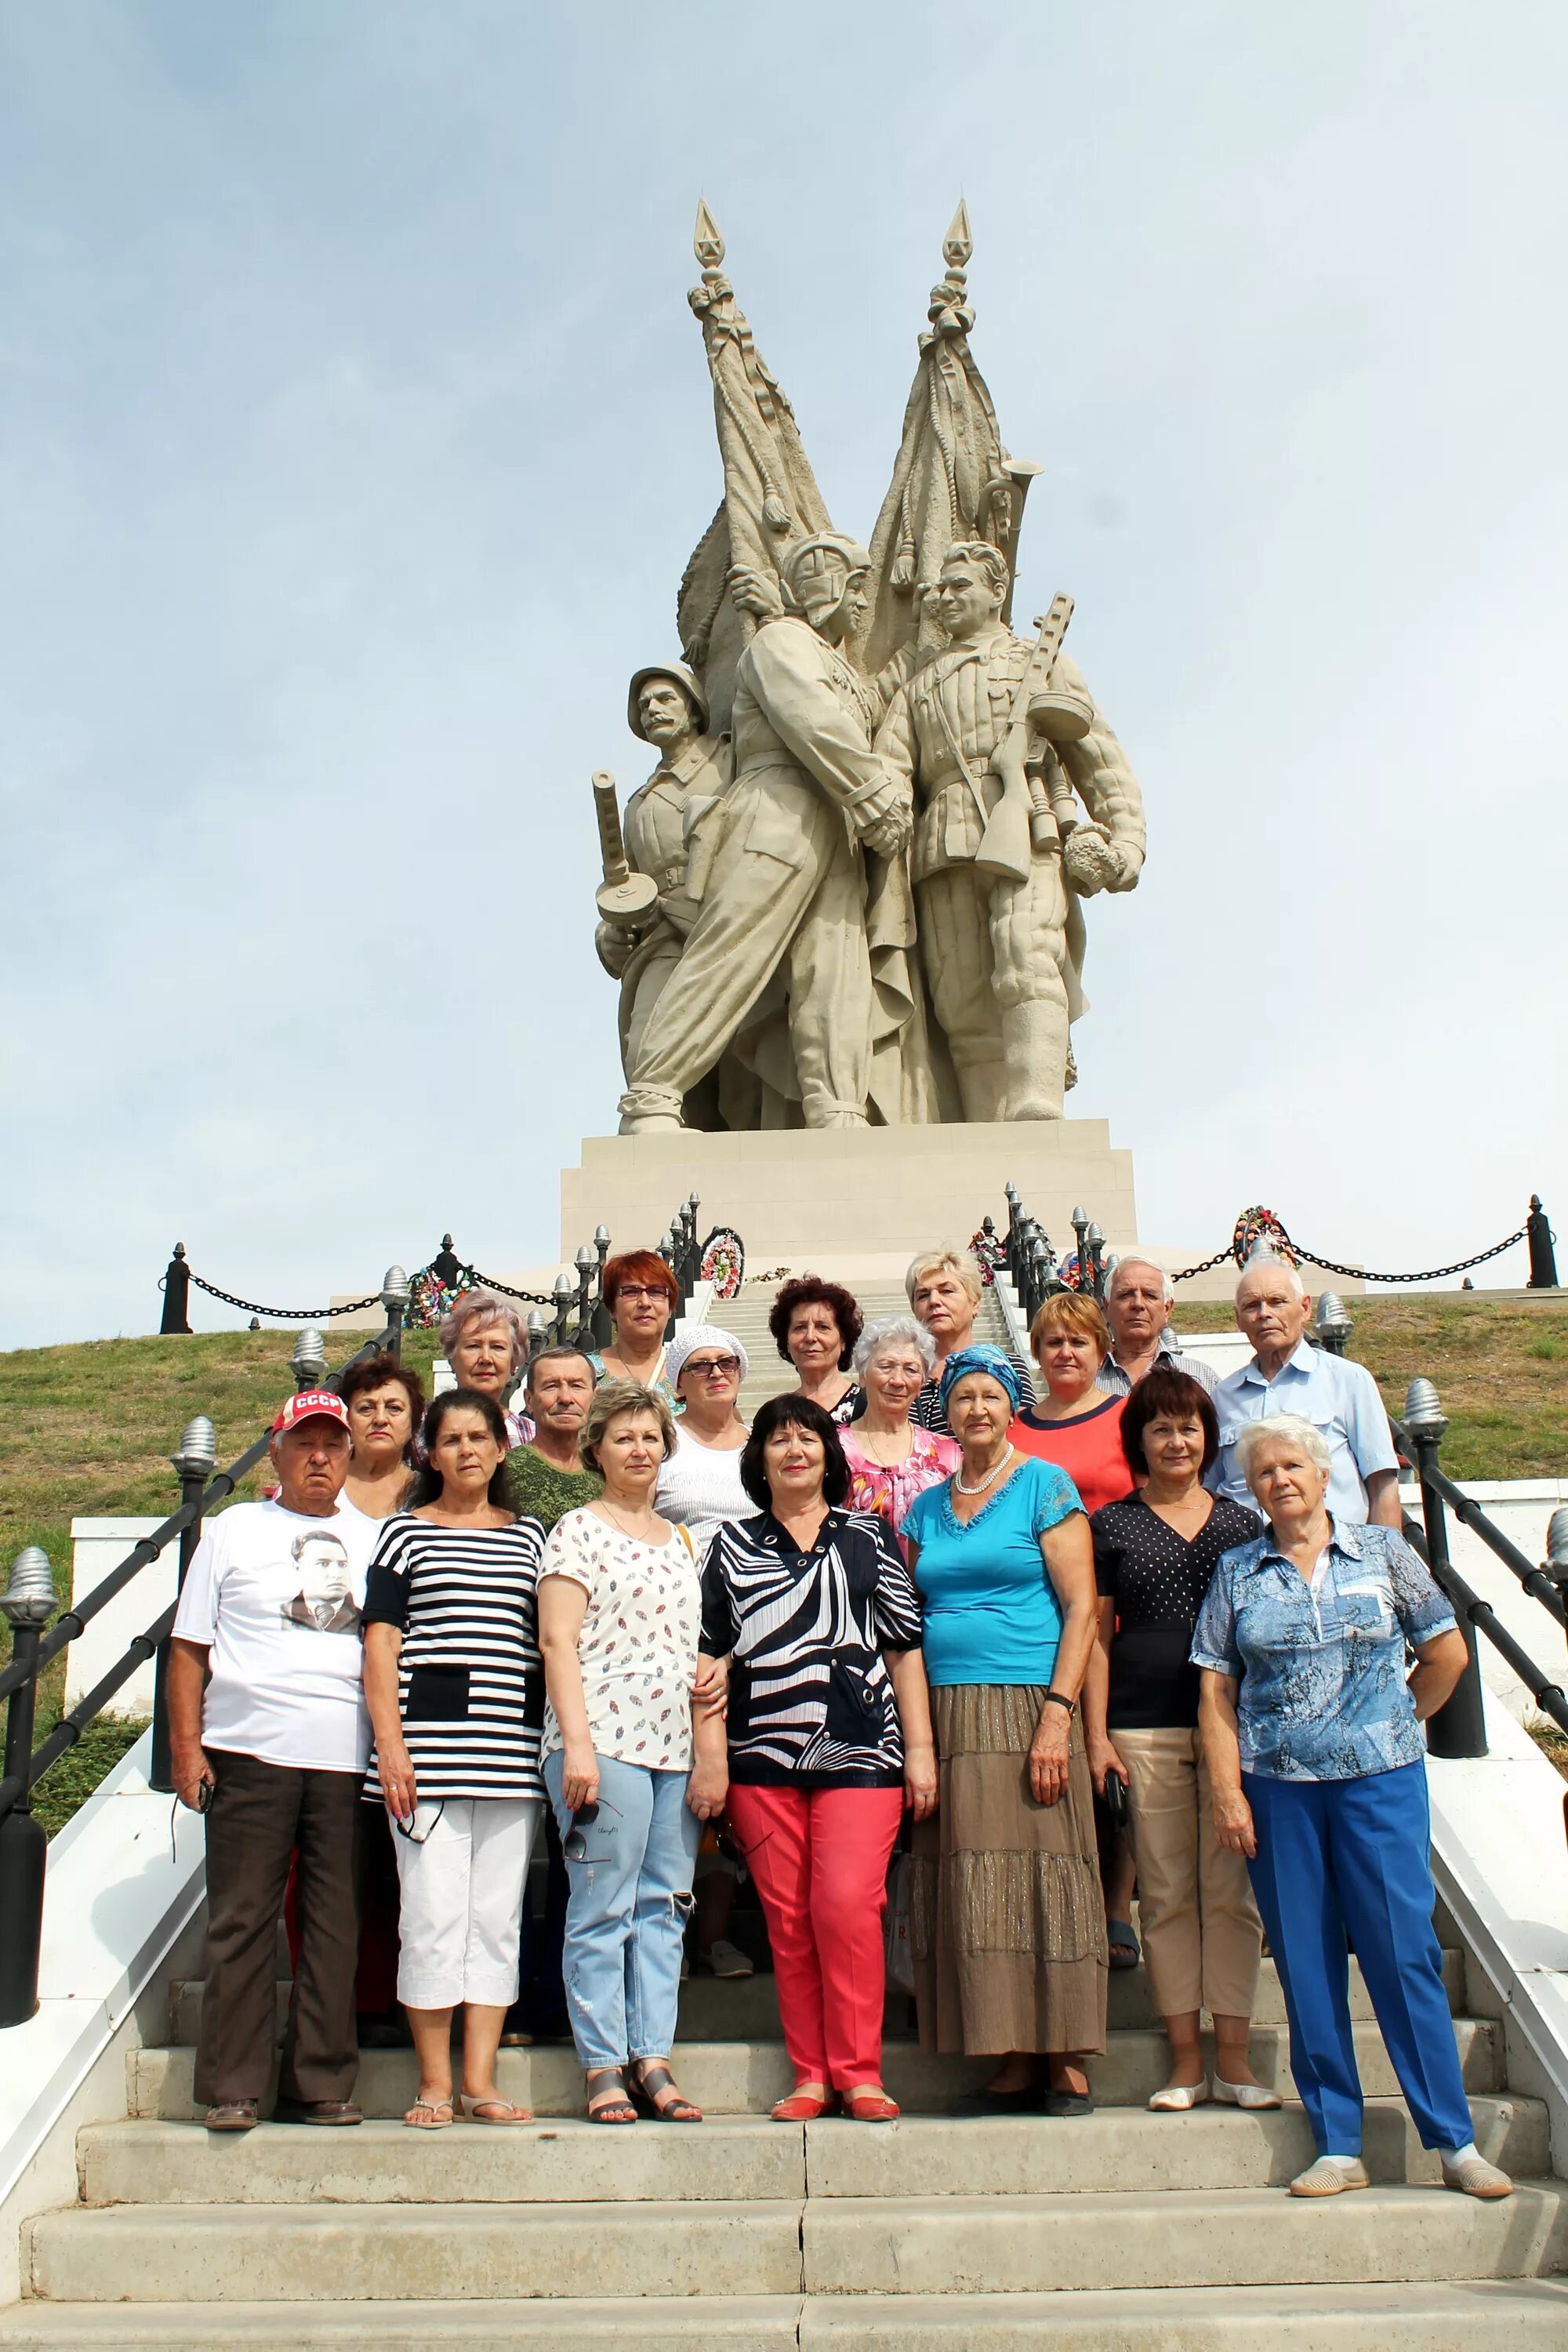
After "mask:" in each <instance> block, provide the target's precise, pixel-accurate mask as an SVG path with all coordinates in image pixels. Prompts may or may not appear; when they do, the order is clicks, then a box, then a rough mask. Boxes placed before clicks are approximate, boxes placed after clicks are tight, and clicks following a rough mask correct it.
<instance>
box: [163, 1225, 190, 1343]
mask: <svg viewBox="0 0 1568 2352" xmlns="http://www.w3.org/2000/svg"><path fill="white" fill-rule="evenodd" d="M190 1302H191V1269H190V1267H189V1266H188V1265H186V1264H185V1244H184V1242H176V1243H175V1244H174V1256H173V1257H172V1258H171V1259H170V1260H169V1263H168V1265H167V1267H166V1269H165V1271H164V1275H163V1321H162V1322H161V1323H160V1324H159V1326H158V1336H159V1338H160V1339H166V1338H167V1337H168V1336H169V1334H170V1333H171V1332H175V1333H178V1334H179V1335H180V1336H181V1337H182V1338H183V1339H189V1338H190V1336H191V1318H190Z"/></svg>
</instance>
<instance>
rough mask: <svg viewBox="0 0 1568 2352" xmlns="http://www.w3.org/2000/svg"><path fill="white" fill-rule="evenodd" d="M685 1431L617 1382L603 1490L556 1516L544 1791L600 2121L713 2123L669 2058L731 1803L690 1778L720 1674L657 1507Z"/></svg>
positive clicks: (675, 1532)
mask: <svg viewBox="0 0 1568 2352" xmlns="http://www.w3.org/2000/svg"><path fill="white" fill-rule="evenodd" d="M674 1438H675V1424H674V1423H673V1421H672V1420H671V1418H670V1412H669V1407H668V1405H667V1404H666V1403H665V1402H664V1399H663V1398H662V1397H661V1396H659V1395H658V1394H657V1393H656V1392H655V1391H652V1390H651V1389H645V1388H640V1387H638V1386H637V1383H636V1382H635V1381H605V1382H604V1383H603V1385H602V1386H601V1387H600V1388H599V1389H598V1391H596V1392H595V1398H594V1402H593V1403H592V1405H591V1406H590V1407H589V1410H588V1417H587V1419H586V1421H585V1422H584V1424H583V1433H582V1436H581V1437H580V1439H579V1440H578V1453H579V1454H580V1456H581V1459H582V1463H583V1466H584V1469H585V1470H588V1469H592V1470H596V1471H597V1472H598V1473H599V1475H600V1476H601V1477H602V1478H603V1479H604V1482H605V1491H604V1494H603V1496H601V1497H600V1499H599V1500H598V1501H597V1502H595V1503H590V1504H588V1505H587V1506H586V1507H585V1508H584V1509H583V1510H580V1511H568V1512H567V1514H566V1516H565V1517H564V1518H562V1519H560V1520H558V1521H557V1522H556V1525H555V1527H554V1528H553V1529H552V1532H551V1536H550V1539H549V1541H548V1543H547V1544H546V1546H545V1549H544V1557H543V1559H542V1562H541V1565H540V1570H539V1644H540V1648H541V1650H542V1652H543V1654H544V1681H545V1689H546V1693H547V1695H548V1699H549V1704H548V1706H547V1707H546V1709H545V1717H544V1739H543V1752H544V1785H545V1787H546V1789H547V1790H548V1791H549V1794H550V1801H551V1802H552V1805H553V1806H554V1808H555V1814H556V1819H557V1821H558V1822H559V1824H560V1829H561V1840H562V1846H563V1852H564V1853H565V1857H566V1871H567V1878H568V1882H569V1886H570V1893H569V1897H568V1903H567V1911H566V1948H565V1954H564V1973H565V1979H566V1999H567V2004H568V2007H569V2009H570V2011H571V2017H572V2033H573V2039H574V2042H575V2043H576V2046H577V2055H578V2057H579V2058H580V2059H581V2061H582V2063H583V2066H584V2071H585V2073H586V2075H587V2081H588V2116H589V2120H590V2121H591V2122H593V2123H600V2124H631V2123H635V2122H636V2121H637V2107H636V2105H634V2101H636V2102H640V2104H642V2105H644V2106H646V2107H647V2108H648V2109H649V2110H650V2111H651V2112H652V2113H653V2114H654V2115H655V2116H658V2118H659V2120H660V2121H662V2122H665V2123H700V2122H701V2120H702V2116H701V2112H700V2109H699V2108H697V2107H694V2106H693V2105H691V2103H690V2101H689V2099H683V2098H682V2097H681V2095H680V2094H679V2091H678V2090H677V2088H676V2085H675V2081H674V2078H673V2076H672V2075H671V2074H670V2071H669V2053H670V2048H671V2045H672V2043H673V2042H674V2039H675V2012H676V2004H677V2001H678V2000H679V1994H680V1955H681V1944H682V1939H683V1934H684V1929H685V1925H686V1916H687V1914H688V1912H689V1910H690V1908H691V1866H692V1864H693V1862H694V1861H695V1859H696V1855H697V1844H698V1840H699V1837H700V1834H701V1832H700V1822H703V1821H706V1820H707V1819H708V1818H709V1816H710V1814H713V1813H717V1812H718V1811H720V1810H721V1803H722V1790H721V1791H720V1795H719V1799H718V1801H711V1800H710V1798H708V1797H706V1796H704V1795H703V1794H702V1793H701V1792H700V1787H699V1786H698V1785H695V1784H694V1785H691V1786H689V1785H688V1782H689V1774H690V1769H691V1707H692V1700H693V1696H697V1697H698V1699H699V1703H700V1701H701V1698H702V1696H704V1694H708V1695H712V1694H714V1693H716V1691H717V1689H718V1687H719V1684H718V1678H717V1677H715V1676H712V1675H710V1676H709V1678H708V1679H707V1681H706V1682H705V1683H704V1684H703V1685H700V1686H697V1636H698V1630H699V1625H700V1617H701V1597H700V1584H699V1580H698V1570H697V1560H696V1557H695V1555H694V1551H693V1548H692V1544H691V1539H690V1538H689V1536H688V1534H687V1532H686V1530H685V1528H679V1527H672V1526H671V1525H670V1523H669V1521H668V1519H663V1518H661V1517H659V1516H658V1512H657V1511H656V1510H655V1509H654V1507H653V1496H654V1487H655V1485H656V1483H657V1481H658V1473H659V1466H660V1465H661V1463H662V1462H663V1460H664V1458H665V1455H666V1454H667V1453H668V1451H669V1448H670V1446H671V1445H672V1444H673V1443H674ZM694 1686H697V1687H696V1688H695V1689H694ZM628 2074H630V2077H631V2080H630V2083H629V2084H628V2082H627V2075H628ZM628 2091H629V2094H630V2095H629V2096H628Z"/></svg>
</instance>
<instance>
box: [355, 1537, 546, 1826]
mask: <svg viewBox="0 0 1568 2352" xmlns="http://www.w3.org/2000/svg"><path fill="white" fill-rule="evenodd" d="M543 1543H544V1538H543V1534H542V1529H541V1528H540V1525H539V1522H538V1520H537V1519H514V1520H513V1522H512V1524H511V1525H510V1527H505V1528H440V1527H437V1526H435V1525H433V1523H432V1522H431V1521H430V1520H428V1519H422V1518H419V1517H416V1515H415V1514H414V1513H413V1512H412V1511H399V1512H396V1513H395V1515H394V1516H393V1517H391V1518H390V1519H388V1520H387V1522H386V1524H385V1526H384V1528H382V1531H381V1540H380V1541H379V1543H378V1544H377V1545H376V1548H375V1552H374V1556H373V1558H372V1560H371V1564H370V1574H369V1577H368V1578H367V1580H366V1583H365V1597H364V1611H363V1623H364V1624H366V1625H395V1626H396V1627H397V1629H398V1631H399V1632H400V1633H401V1634H402V1635H403V1648H402V1651H401V1653H400V1654H399V1656H398V1661H397V1704H398V1712H399V1713H400V1714H401V1716H402V1717H403V1738H404V1743H405V1746H406V1748H407V1749H408V1754H409V1759H410V1761H411V1762H412V1764H413V1766H414V1778H415V1781H416V1785H417V1787H418V1790H419V1795H420V1798H421V1800H423V1799H425V1798H426V1797H509V1798H519V1797H542V1796H543V1794H544V1783H543V1780H542V1779H541V1777H540V1770H539V1738H540V1732H541V1729H542V1726H543V1722H544V1669H543V1666H542V1662H541V1659H540V1655H539V1638H538V1633H537V1631H536V1627H535V1618H534V1584H535V1580H536V1579H537V1577H538V1574H539V1556H540V1553H541V1551H542V1549H543ZM365 1794H366V1796H367V1797H377V1798H379V1795H380V1788H379V1784H378V1782H377V1780H376V1759H375V1754H374V1749H373V1750H372V1753H371V1759H370V1770H369V1773H368V1776H367V1778H366V1782H365Z"/></svg>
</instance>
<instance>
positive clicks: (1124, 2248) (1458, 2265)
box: [84, 2181, 1568, 2295]
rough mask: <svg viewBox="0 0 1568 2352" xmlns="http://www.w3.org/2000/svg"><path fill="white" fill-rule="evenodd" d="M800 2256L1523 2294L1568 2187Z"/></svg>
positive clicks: (851, 2227) (946, 2217)
mask: <svg viewBox="0 0 1568 2352" xmlns="http://www.w3.org/2000/svg"><path fill="white" fill-rule="evenodd" d="M93 2218H94V2217H93V2216H90V2215H89V2216H85V2217H84V2219H87V2220H91V2219H93ZM802 2248H803V2253H804V2258H805V2279H804V2282H803V2284H804V2285H805V2292H806V2293H807V2294H845V2295H848V2294H879V2295H890V2294H899V2295H903V2294H922V2295H949V2294H1038V2293H1041V2292H1044V2291H1047V2290H1056V2289H1059V2288H1086V2289H1087V2288H1109V2287H1117V2288H1121V2287H1151V2288H1165V2287H1180V2286H1307V2285H1315V2284H1322V2285H1343V2286H1349V2285H1355V2284H1363V2283H1365V2282H1369V2281H1373V2280H1386V2281H1389V2282H1391V2283H1392V2282H1394V2281H1395V2280H1423V2281H1428V2282H1430V2281H1435V2280H1441V2279H1473V2278H1534V2277H1536V2276H1538V2275H1539V2274H1541V2273H1549V2272H1552V2271H1555V2270H1561V2269H1563V2267H1564V2266H1568V2184H1564V2183H1563V2182H1561V2181H1559V2182H1556V2183H1552V2182H1539V2183H1534V2184H1530V2183H1527V2184H1525V2185H1523V2186H1521V2187H1518V2188H1516V2189H1515V2192H1514V2194H1513V2196H1512V2197H1511V2198H1508V2199H1505V2200H1502V2201H1500V2202H1499V2203H1494V2204H1481V2203H1480V2202H1479V2200H1477V2199H1475V2198H1473V2197H1459V2196H1457V2195H1455V2194H1453V2193H1452V2192H1450V2191H1447V2190H1444V2189H1426V2188H1422V2189H1410V2188H1405V2187H1392V2188H1390V2187H1377V2188H1373V2189H1362V2190H1359V2191H1357V2192H1355V2193H1354V2194H1349V2195H1345V2196H1342V2197H1331V2198H1327V2199H1323V2200H1316V2199H1308V2198H1302V2197H1289V2196H1286V2195H1285V2194H1283V2193H1282V2192H1281V2191H1279V2190H1278V2189H1236V2190H1234V2191H1232V2192H1231V2193H1230V2194H1229V2195H1227V2196H1226V2197H1225V2198H1223V2199H1215V2197H1213V2196H1211V2195H1209V2194H1208V2193H1206V2192H1205V2191H1203V2190H1192V2189H1163V2190H1159V2191H1155V2192H1153V2193H1152V2194H1151V2193H1150V2192H1148V2191H1140V2192H1136V2193H1131V2194H1119V2195H1110V2196H1101V2195H1099V2194H1093V2193H1091V2194H1089V2195H1085V2196H1078V2197H945V2198H943V2197H911V2198H908V2199H890V2198H849V2197H839V2198H829V2197H820V2198H816V2197H814V2198H813V2199H812V2200H811V2201H810V2202H809V2203H808V2204H807V2206H806V2207H805V2224H804V2229H803V2232H802Z"/></svg>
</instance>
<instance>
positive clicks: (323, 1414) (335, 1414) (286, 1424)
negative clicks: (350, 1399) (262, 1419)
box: [272, 1389, 349, 1437]
mask: <svg viewBox="0 0 1568 2352" xmlns="http://www.w3.org/2000/svg"><path fill="white" fill-rule="evenodd" d="M302 1421H335V1422H336V1423H338V1425H339V1427H340V1428H342V1429H347V1427H348V1426H349V1409H348V1407H347V1405H346V1404H345V1403H344V1402H343V1401H342V1397H341V1396H339V1395H337V1394H336V1392H335V1391H333V1390H331V1389H301V1390H300V1391H299V1393H298V1395H296V1396H291V1397H290V1398H289V1401H288V1402H287V1403H286V1404H284V1405H283V1406H281V1407H280V1409H279V1414H278V1418H277V1420H276V1421H275V1422H274V1423H273V1424H272V1434H273V1436H274V1437H279V1436H281V1434H282V1433H283V1432H284V1430H286V1429H293V1428H295V1427H297V1426H298V1424H299V1423H300V1422H302Z"/></svg>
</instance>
